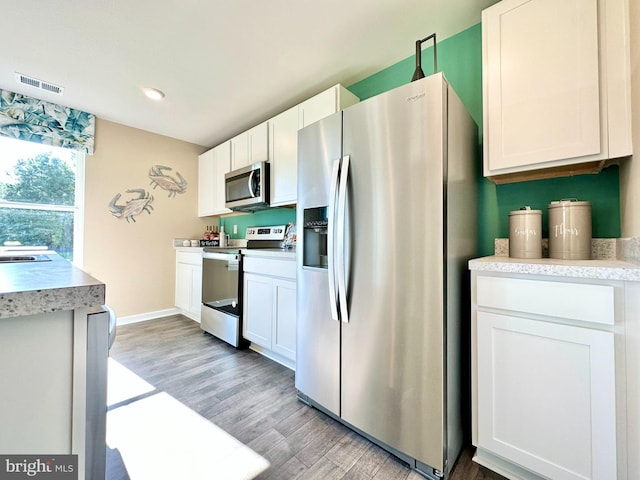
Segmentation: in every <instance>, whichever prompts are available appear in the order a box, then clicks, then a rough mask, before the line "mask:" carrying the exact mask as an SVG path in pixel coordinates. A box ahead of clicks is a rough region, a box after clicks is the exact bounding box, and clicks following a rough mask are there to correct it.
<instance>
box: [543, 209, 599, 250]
mask: <svg viewBox="0 0 640 480" xmlns="http://www.w3.org/2000/svg"><path fill="white" fill-rule="evenodd" d="M548 209H549V257H551V258H560V259H565V260H589V259H591V203H590V202H579V201H578V200H577V199H575V198H571V199H563V200H559V201H555V202H551V203H550V204H549V205H548Z"/></svg>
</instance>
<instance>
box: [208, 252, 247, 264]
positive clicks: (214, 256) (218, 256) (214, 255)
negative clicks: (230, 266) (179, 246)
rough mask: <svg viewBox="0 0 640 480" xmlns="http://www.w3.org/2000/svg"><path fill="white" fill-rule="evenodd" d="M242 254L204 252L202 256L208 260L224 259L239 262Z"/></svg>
mask: <svg viewBox="0 0 640 480" xmlns="http://www.w3.org/2000/svg"><path fill="white" fill-rule="evenodd" d="M239 257H240V255H238V254H237V253H222V252H202V258H203V259H207V260H222V261H224V262H234V261H235V262H237V261H239V260H240V258H239Z"/></svg>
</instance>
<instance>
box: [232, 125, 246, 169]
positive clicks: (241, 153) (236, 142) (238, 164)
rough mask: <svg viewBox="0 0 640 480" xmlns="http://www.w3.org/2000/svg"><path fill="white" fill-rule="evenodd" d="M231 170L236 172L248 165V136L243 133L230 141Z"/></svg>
mask: <svg viewBox="0 0 640 480" xmlns="http://www.w3.org/2000/svg"><path fill="white" fill-rule="evenodd" d="M230 142H231V170H237V169H239V168H242V167H244V166H246V165H248V164H249V134H248V133H247V132H243V133H241V134H240V135H237V136H235V137H233V138H232V139H231V140H230Z"/></svg>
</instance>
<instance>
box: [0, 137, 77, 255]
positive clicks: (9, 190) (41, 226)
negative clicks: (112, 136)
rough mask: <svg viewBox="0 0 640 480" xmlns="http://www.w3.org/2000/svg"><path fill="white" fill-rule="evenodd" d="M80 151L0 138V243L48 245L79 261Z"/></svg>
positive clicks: (5, 244)
mask: <svg viewBox="0 0 640 480" xmlns="http://www.w3.org/2000/svg"><path fill="white" fill-rule="evenodd" d="M83 205H84V153H83V152H79V151H76V150H70V149H65V148H58V147H50V146H48V145H40V144H37V143H32V142H25V141H21V140H13V139H10V138H4V137H0V247H2V246H11V245H22V246H47V247H49V248H50V249H52V250H55V251H56V252H58V253H59V254H60V255H61V256H63V257H65V258H67V259H68V260H72V261H73V262H74V263H76V264H78V265H81V264H82V252H83V248H82V246H83V245H82V230H83V228H82V227H83V213H84V212H83Z"/></svg>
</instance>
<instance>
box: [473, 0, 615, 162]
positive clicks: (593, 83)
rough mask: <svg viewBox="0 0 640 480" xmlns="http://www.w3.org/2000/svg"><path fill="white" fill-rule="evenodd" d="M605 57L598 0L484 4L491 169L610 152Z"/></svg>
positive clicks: (487, 152)
mask: <svg viewBox="0 0 640 480" xmlns="http://www.w3.org/2000/svg"><path fill="white" fill-rule="evenodd" d="M598 62H599V59H598V1H597V0H583V1H571V2H557V1H555V0H503V1H502V2H499V3H497V4H496V5H494V6H492V7H490V8H488V9H486V10H484V12H483V90H484V92H483V94H484V109H485V110H484V125H485V131H484V142H485V161H486V162H487V163H486V164H485V175H488V174H491V173H492V172H493V173H496V172H495V171H498V172H497V173H499V172H500V171H501V170H504V169H507V170H506V171H507V172H508V171H513V168H514V167H523V166H527V167H528V168H526V169H533V168H542V167H545V166H550V165H548V164H547V162H550V161H554V160H568V159H572V160H568V161H567V162H566V163H578V162H581V161H586V159H584V158H583V159H580V158H578V157H587V156H593V155H596V154H600V153H601V152H603V151H605V150H604V149H603V147H604V145H602V143H601V120H600V72H599V63H598ZM605 141H606V138H605ZM588 160H593V158H589V159H588ZM545 164H547V165H545ZM508 169H511V170H508ZM520 170H525V169H520Z"/></svg>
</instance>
